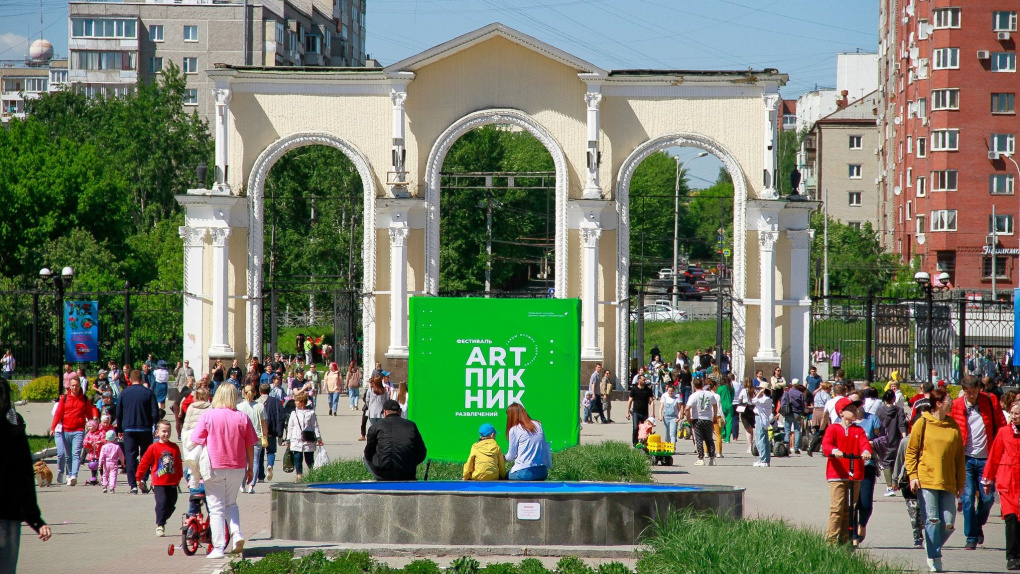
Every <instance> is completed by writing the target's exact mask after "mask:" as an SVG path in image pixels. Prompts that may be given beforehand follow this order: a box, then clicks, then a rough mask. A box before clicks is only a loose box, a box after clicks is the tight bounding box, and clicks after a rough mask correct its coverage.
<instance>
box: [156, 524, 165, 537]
mask: <svg viewBox="0 0 1020 574" xmlns="http://www.w3.org/2000/svg"><path fill="white" fill-rule="evenodd" d="M164 533H165V531H164V529H163V527H162V526H157V527H156V536H158V537H160V538H162V537H163V534H164Z"/></svg>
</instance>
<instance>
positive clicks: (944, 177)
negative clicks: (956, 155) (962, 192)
mask: <svg viewBox="0 0 1020 574" xmlns="http://www.w3.org/2000/svg"><path fill="white" fill-rule="evenodd" d="M957 175H958V172H957V171H956V170H955V169H945V170H941V171H933V172H931V180H932V184H933V186H934V187H933V188H932V191H956V184H957V180H958V177H957Z"/></svg>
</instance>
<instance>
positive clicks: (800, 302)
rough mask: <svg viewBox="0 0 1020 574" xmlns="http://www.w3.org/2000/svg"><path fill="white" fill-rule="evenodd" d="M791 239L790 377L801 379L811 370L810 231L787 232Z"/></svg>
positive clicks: (811, 232)
mask: <svg viewBox="0 0 1020 574" xmlns="http://www.w3.org/2000/svg"><path fill="white" fill-rule="evenodd" d="M786 236H787V237H788V238H789V239H790V296H789V297H788V299H791V300H792V303H791V306H790V307H788V308H787V311H788V312H789V313H790V335H789V337H790V374H789V376H790V377H797V378H799V379H800V380H802V381H803V380H804V377H805V376H807V374H808V370H809V369H810V368H811V360H810V357H811V349H810V346H811V298H810V297H808V278H809V277H810V276H811V241H812V240H813V239H814V236H815V232H814V230H813V229H800V230H791V231H787V232H786Z"/></svg>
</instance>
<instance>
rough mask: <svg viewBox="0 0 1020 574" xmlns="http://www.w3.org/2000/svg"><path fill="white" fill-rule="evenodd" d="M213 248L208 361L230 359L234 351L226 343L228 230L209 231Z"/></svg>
mask: <svg viewBox="0 0 1020 574" xmlns="http://www.w3.org/2000/svg"><path fill="white" fill-rule="evenodd" d="M209 235H210V236H212V246H213V291H212V344H210V345H209V358H210V359H223V358H232V357H233V356H234V349H233V348H232V347H231V346H230V344H229V343H228V342H227V272H228V268H227V250H228V249H229V247H230V242H229V239H230V228H229V227H214V228H212V229H210V230H209Z"/></svg>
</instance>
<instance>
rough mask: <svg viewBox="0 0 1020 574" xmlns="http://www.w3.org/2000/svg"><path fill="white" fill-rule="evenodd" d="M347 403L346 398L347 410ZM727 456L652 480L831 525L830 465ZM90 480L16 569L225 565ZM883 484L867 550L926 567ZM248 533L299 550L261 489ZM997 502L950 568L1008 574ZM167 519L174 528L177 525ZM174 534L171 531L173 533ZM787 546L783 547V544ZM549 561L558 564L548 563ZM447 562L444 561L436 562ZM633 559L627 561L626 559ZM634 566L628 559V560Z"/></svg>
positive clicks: (63, 500)
mask: <svg viewBox="0 0 1020 574" xmlns="http://www.w3.org/2000/svg"><path fill="white" fill-rule="evenodd" d="M343 403H344V401H343V400H342V399H341V409H343V408H344V406H343ZM624 405H625V403H623V404H620V403H617V404H616V405H614V406H616V407H617V408H616V409H614V411H622V410H623V406H624ZM18 410H19V412H21V413H22V415H23V416H24V417H25V419H26V421H27V422H28V430H29V432H30V433H32V434H43V433H44V432H46V430H47V429H48V424H49V413H50V405H48V404H46V405H27V406H24V407H21V408H19V409H18ZM317 410H318V413H319V415H320V418H319V421H320V426H321V427H322V432H323V436H324V439H325V442H326V447H327V449H328V451H329V455H330V457H331V458H334V459H335V458H356V457H359V456H360V453H361V452H362V450H363V448H364V443H362V442H359V441H358V438H359V436H360V432H359V429H358V426H359V425H360V422H361V418H360V415H361V413H360V411H358V412H351V411H348V410H341V413H340V415H339V416H336V417H328V416H324V415H325V411H324V408H322V407H320V408H319V409H317ZM614 414H615V415H616V420H617V421H618V422H617V423H616V424H609V425H601V424H596V425H584V426H583V428H582V432H581V442H582V443H597V442H602V441H605V440H621V441H626V440H629V437H630V424H629V422H627V421H626V420H624V418H623V414H624V413H622V412H616V413H614ZM723 451H724V455H725V458H722V459H719V460H718V461H717V464H716V466H714V467H708V466H699V467H695V466H693V462H694V460H695V457H694V456H693V452H694V447H693V444H692V443H690V442H687V443H685V444H683V445H682V446H681V447H680V452H682V453H683V454H682V455H681V456H678V457H675V459H676V465H675V466H673V467H655V468H654V473H655V478H656V480H658V481H659V482H663V483H686V484H729V485H733V486H740V487H743V488H745V489H746V494H745V507H744V508H745V515H746V516H747V517H756V516H773V517H782V518H784V519H786V520H788V521H790V522H791V523H794V524H797V525H800V526H804V527H808V528H813V529H815V530H818V531H819V532H820V531H822V530H823V529H824V528H825V524H826V521H827V517H828V501H829V490H828V486H827V484H826V482H825V472H824V464H825V459H824V458H822V457H820V456H815V457H813V458H810V457H807V456H806V455H800V456H793V457H790V458H780V459H773V466H772V467H771V468H756V467H752V466H751V463H752V462H753V461H754V460H755V459H753V458H751V456H750V455H749V454H747V453H746V442H744V438H743V436H741V439H740V441H738V442H737V443H731V444H725V445H724V447H723ZM48 462H49V463H50V467H51V469H54V470H55V468H56V464H55V461H54V460H52V459H51V460H50V461H48ZM293 476H294V475H293V474H290V475H288V474H284V473H283V472H282V463H278V464H277V467H276V476H275V478H276V479H277V480H293ZM87 477H88V471H87V470H84V471H83V472H82V473H81V474H80V475H79V485H78V486H76V487H73V488H69V487H66V486H54V487H51V488H46V489H40V491H39V503H40V507H41V508H42V513H43V518H44V519H45V520H46V521H47V522H48V523H50V524H51V525H52V528H53V533H54V536H53V538H52V539H51V540H50V541H48V542H45V543H44V542H40V541H39V540H38V539H37V538H35V533H34V532H32V531H31V529H28V528H27V527H25V529H24V531H23V537H22V544H21V559H20V563H19V572H22V573H28V574H33V573H46V574H52V573H55V572H69V571H72V570H74V571H76V572H80V573H93V572H94V573H96V574H117V573H119V572H137V571H138V570H139V569H140V568H144V569H146V570H153V571H158V572H170V573H177V572H180V573H182V574H183V573H188V574H191V573H207V572H212V571H214V570H216V569H218V568H219V567H221V566H222V565H223V564H224V563H225V561H210V560H206V559H205V558H200V557H198V556H195V557H187V556H184V555H183V553H182V552H180V550H179V549H178V551H177V552H176V553H175V555H174V556H172V557H171V556H168V555H167V546H169V544H170V543H171V542H177V543H179V541H180V537H179V536H176V537H166V538H156V536H155V519H154V512H153V509H154V501H153V498H152V496H151V495H149V496H145V495H130V494H128V493H127V486H126V484H125V478H124V476H123V475H121V477H120V483H119V485H118V487H117V490H118V492H117V494H114V495H109V494H106V495H104V494H102V490H101V489H100V488H98V487H90V486H83V485H82V482H83V479H85V478H87ZM883 491H884V485H882V484H881V481H880V483H879V484H878V486H877V487H876V499H875V510H874V514H873V515H872V518H871V522H870V524H869V526H868V535H867V539H866V540H865V542H864V547H865V548H866V549H867V550H868V551H869V552H871V553H873V554H874V555H876V556H880V557H883V558H885V559H888V560H891V561H893V562H895V563H899V564H902V565H903V567H904V569H905V570H907V571H917V570H919V569H923V570H926V568H925V554H924V550H923V549H914V548H913V536H912V534H911V531H910V523H909V521H908V519H907V514H906V509H905V506H904V503H903V500H902V498H900V497H899V496H896V497H890V498H885V497H883V496H881V493H882V492H883ZM238 503H239V506H240V511H241V523H242V527H243V532H244V534H245V536H246V537H247V538H248V540H249V542H248V544H247V545H246V553H247V552H248V551H249V549H250V550H251V552H253V553H256V554H264V553H265V552H267V551H271V550H272V549H274V548H281V549H285V548H286V549H293V548H294V546H293V545H289V543H287V542H285V541H273V540H271V539H270V538H269V529H270V523H269V505H270V501H269V494H268V489H267V488H266V487H265V486H262V485H260V486H258V487H256V494H241V495H239V496H238ZM186 505H187V501H186V494H185V495H182V497H181V499H180V500H179V502H178V505H177V513H176V514H177V515H178V516H180V515H181V514H183V512H184V510H186ZM998 510H999V508H998V505H997V504H996V506H995V508H994V509H993V510H992V518H991V519H990V520H989V522H988V524H987V525H986V527H985V530H984V531H985V538H986V546H985V548H979V549H978V550H975V551H966V550H963V549H962V547H963V544H964V542H965V539H964V537H963V536H962V532H963V517H962V516H959V515H958V516H957V525H958V528H957V529H958V532H957V533H956V534H955V535H954V536H953V538H951V539H950V541H949V544H948V548H947V550H946V551H945V553H944V556H945V557H944V563H945V566H946V568H947V570H948V571H955V572H1001V571H1003V570H1004V569H1005V537H1004V527H1003V523H1002V520H1001V518H1000V517H999V514H998ZM174 525H175V523H173V522H171V523H170V524H168V527H171V526H174ZM167 531H168V533H169V532H172V529H171V528H168V529H167ZM777 543H781V541H777ZM406 560H407V559H386V561H387V562H390V563H391V564H393V565H400V564H401V563H403V562H404V561H406ZM507 560H514V561H516V560H519V557H518V558H501V557H494V556H493V557H486V558H484V559H482V562H483V563H486V562H502V561H507ZM545 561H546V562H549V563H550V564H552V563H555V560H545ZM440 562H441V563H443V562H444V561H440ZM627 562H630V561H627ZM631 565H632V562H631Z"/></svg>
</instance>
